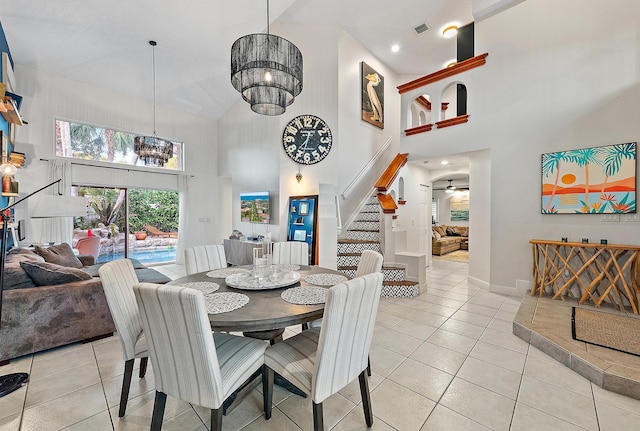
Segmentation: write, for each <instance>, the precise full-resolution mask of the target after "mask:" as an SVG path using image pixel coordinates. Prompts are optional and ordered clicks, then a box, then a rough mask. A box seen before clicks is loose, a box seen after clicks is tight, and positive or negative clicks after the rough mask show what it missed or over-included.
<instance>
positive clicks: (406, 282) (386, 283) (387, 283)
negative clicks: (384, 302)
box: [382, 280, 418, 286]
mask: <svg viewBox="0 0 640 431" xmlns="http://www.w3.org/2000/svg"><path fill="white" fill-rule="evenodd" d="M382 284H383V285H384V286H415V285H416V284H418V283H417V282H415V281H409V280H402V281H383V282H382Z"/></svg>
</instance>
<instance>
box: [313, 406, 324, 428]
mask: <svg viewBox="0 0 640 431" xmlns="http://www.w3.org/2000/svg"><path fill="white" fill-rule="evenodd" d="M313 431H324V418H323V416H322V403H318V404H316V403H315V402H313Z"/></svg>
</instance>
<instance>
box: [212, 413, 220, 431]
mask: <svg viewBox="0 0 640 431" xmlns="http://www.w3.org/2000/svg"><path fill="white" fill-rule="evenodd" d="M221 430H222V408H219V409H211V431H221Z"/></svg>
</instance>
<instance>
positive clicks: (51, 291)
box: [0, 244, 170, 364]
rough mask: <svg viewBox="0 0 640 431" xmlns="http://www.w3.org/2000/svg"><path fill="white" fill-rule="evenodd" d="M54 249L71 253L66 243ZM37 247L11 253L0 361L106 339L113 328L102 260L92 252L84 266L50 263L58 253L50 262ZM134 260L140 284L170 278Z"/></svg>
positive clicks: (82, 261) (84, 258) (0, 331)
mask: <svg viewBox="0 0 640 431" xmlns="http://www.w3.org/2000/svg"><path fill="white" fill-rule="evenodd" d="M56 247H60V248H61V249H63V250H64V253H60V254H62V255H64V254H65V253H68V252H70V251H71V248H70V247H69V246H68V244H67V245H66V247H65V246H63V245H61V246H56ZM67 248H68V250H67ZM38 251H41V250H35V251H32V250H25V249H19V250H14V251H12V252H9V253H8V254H7V257H6V265H5V291H4V296H3V302H2V322H1V325H0V340H2V342H1V343H0V364H2V363H7V362H8V361H9V360H11V359H13V358H17V357H19V356H23V355H27V354H31V353H36V352H40V351H43V350H47V349H51V348H54V347H58V346H63V345H65V344H70V343H74V342H77V341H91V340H94V339H98V338H101V337H105V336H108V335H111V334H112V333H113V332H114V331H115V326H114V324H113V320H112V318H111V313H110V311H109V307H108V305H107V300H106V297H105V295H104V291H103V290H102V283H101V282H100V278H99V275H98V268H99V267H100V266H101V264H96V265H94V264H93V263H94V258H93V256H79V257H78V258H77V261H78V262H80V268H78V267H77V266H78V262H76V261H73V262H71V264H70V266H65V265H60V264H55V263H54V264H52V263H51V260H54V261H55V260H56V256H54V257H51V256H48V257H47V258H48V259H50V260H49V262H46V261H45V259H44V258H43V257H42V256H41V255H40V254H39V253H38ZM43 253H44V254H46V252H43ZM71 253H72V252H71ZM66 257H67V258H68V256H66ZM21 262H22V263H21ZM24 262H27V263H24ZM33 262H35V263H33ZM58 262H60V260H58ZM132 262H133V264H134V268H135V270H136V274H137V275H138V279H139V280H140V281H141V282H150V283H167V282H168V281H170V280H169V278H167V277H166V276H164V275H163V274H161V273H159V272H158V271H155V270H153V269H150V268H147V267H145V266H144V265H142V264H141V263H140V262H138V261H136V260H134V259H132ZM61 263H64V262H61ZM56 281H63V282H61V283H56Z"/></svg>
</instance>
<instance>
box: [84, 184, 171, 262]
mask: <svg viewBox="0 0 640 431" xmlns="http://www.w3.org/2000/svg"><path fill="white" fill-rule="evenodd" d="M74 188H75V189H76V190H75V191H76V192H77V195H78V196H85V197H86V198H87V201H88V211H87V216H85V217H77V218H76V219H75V221H74V231H73V246H74V247H75V245H76V244H77V242H78V240H80V239H81V238H84V237H88V236H97V237H99V238H100V251H99V254H98V257H97V259H96V261H97V262H108V261H111V260H115V259H122V258H132V259H136V260H138V261H140V262H141V263H144V264H156V263H167V262H172V261H175V260H176V246H177V242H178V222H179V211H178V192H174V191H166V190H149V189H127V188H106V187H93V186H91V187H90V186H75V187H74Z"/></svg>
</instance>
